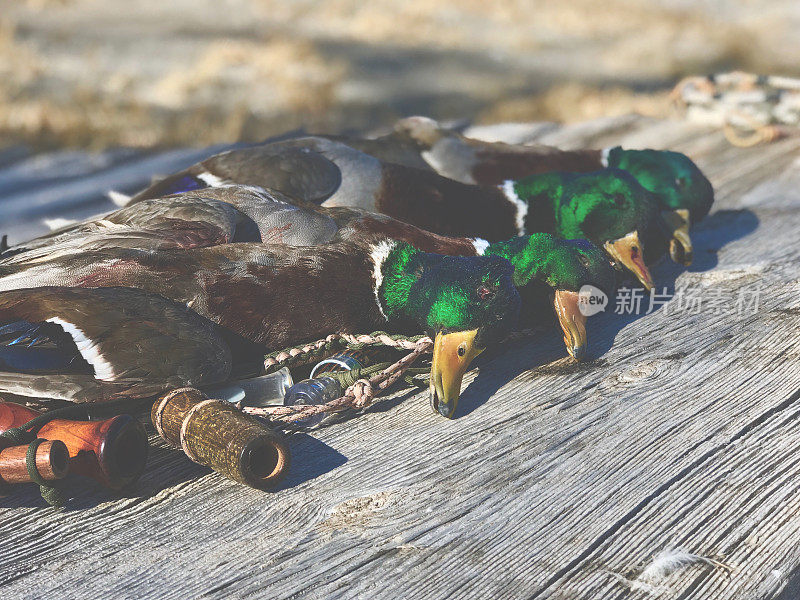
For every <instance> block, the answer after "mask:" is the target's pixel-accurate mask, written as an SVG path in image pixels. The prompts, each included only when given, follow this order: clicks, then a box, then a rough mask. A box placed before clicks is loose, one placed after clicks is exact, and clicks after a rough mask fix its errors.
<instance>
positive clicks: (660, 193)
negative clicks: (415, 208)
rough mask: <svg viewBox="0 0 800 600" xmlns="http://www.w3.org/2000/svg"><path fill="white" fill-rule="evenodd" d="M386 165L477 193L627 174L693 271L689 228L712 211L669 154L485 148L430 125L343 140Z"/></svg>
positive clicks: (705, 187) (690, 165)
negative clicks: (424, 169) (538, 180)
mask: <svg viewBox="0 0 800 600" xmlns="http://www.w3.org/2000/svg"><path fill="white" fill-rule="evenodd" d="M338 139H341V140H342V141H344V142H345V143H347V144H349V145H350V146H352V147H353V148H356V149H358V150H362V151H363V152H367V153H368V154H372V155H373V156H375V157H377V158H380V159H382V160H389V161H392V162H397V163H401V164H405V165H410V166H414V167H419V165H420V159H422V160H423V161H424V162H425V163H426V165H428V166H429V168H431V169H433V170H434V171H436V172H437V173H439V174H440V175H443V176H445V177H449V178H450V179H455V180H456V181H461V182H463V183H469V184H478V185H503V184H505V183H506V182H507V181H509V180H519V179H521V178H524V177H527V176H529V175H537V174H544V173H550V172H554V171H557V172H564V173H566V172H573V173H585V172H594V171H599V170H601V169H604V168H617V169H622V170H624V171H627V172H628V173H630V174H631V175H633V176H634V178H636V180H637V181H638V182H639V184H640V185H641V186H642V187H644V188H645V189H646V190H648V191H649V192H651V193H652V194H653V197H654V199H655V201H656V203H657V205H658V207H659V209H660V210H661V213H662V214H661V216H660V219H661V221H662V223H661V228H662V229H667V230H668V231H670V232H671V233H672V236H671V241H670V248H669V254H670V257H671V258H672V260H674V261H675V262H677V263H679V264H683V265H686V266H689V265H690V264H691V262H692V246H691V239H690V238H689V234H688V230H689V226H690V225H692V224H694V223H697V222H698V221H700V220H701V219H703V218H704V217H705V216H706V215H707V214H708V213H709V211H710V210H711V206H712V205H713V203H714V188H713V186H712V184H711V182H710V181H709V179H708V178H707V177H706V176H705V174H704V173H703V172H702V170H701V169H700V168H699V167H698V166H697V164H696V163H695V162H694V161H692V159H691V158H689V157H688V156H687V155H685V154H683V153H681V152H675V151H671V150H652V149H641V150H639V149H624V148H622V147H621V146H614V147H609V148H603V149H599V150H598V149H578V150H562V149H559V148H556V147H553V146H547V145H543V144H525V145H515V144H505V143H502V142H484V141H481V140H476V139H472V138H469V137H466V136H464V135H462V134H460V133H458V132H457V131H454V130H452V129H447V128H445V127H442V126H441V125H440V124H439V123H438V122H437V121H435V120H433V119H430V118H428V117H422V116H413V117H407V118H404V119H400V120H399V121H398V122H397V123H396V124H395V126H394V130H393V131H392V132H391V133H389V134H386V135H383V136H380V137H378V138H375V139H363V140H362V139H356V138H338Z"/></svg>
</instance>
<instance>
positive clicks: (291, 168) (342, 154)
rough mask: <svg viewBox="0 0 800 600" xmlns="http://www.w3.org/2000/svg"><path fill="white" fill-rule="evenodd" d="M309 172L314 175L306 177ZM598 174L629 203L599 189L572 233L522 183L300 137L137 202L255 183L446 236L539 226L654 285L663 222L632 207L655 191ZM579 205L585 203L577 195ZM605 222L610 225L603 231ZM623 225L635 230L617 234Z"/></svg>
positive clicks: (166, 183) (198, 172)
mask: <svg viewBox="0 0 800 600" xmlns="http://www.w3.org/2000/svg"><path fill="white" fill-rule="evenodd" d="M281 158H282V160H281ZM276 165H279V168H277V171H276ZM306 172H308V177H303V174H304V173H306ZM288 173H291V174H292V175H291V178H290V177H289V176H288V175H287V174H288ZM595 177H599V179H598V181H600V180H603V179H604V180H608V179H613V178H616V179H619V180H620V181H619V183H618V184H616V185H617V187H619V188H620V191H618V192H614V194H617V193H620V194H622V195H623V200H624V201H623V202H615V201H614V198H612V197H611V196H610V195H608V194H607V193H600V194H595V195H593V199H592V202H591V209H589V208H587V209H584V210H582V211H581V214H582V215H584V217H585V218H586V219H588V221H587V225H591V228H590V229H591V231H590V230H589V228H587V231H581V230H580V228H573V231H574V232H575V233H577V234H578V235H571V234H570V233H568V232H567V231H566V230H563V231H562V230H559V229H557V228H553V224H554V223H555V224H558V223H560V220H559V219H555V217H554V218H551V219H549V220H546V221H545V222H537V221H534V220H532V219H529V218H526V216H525V215H526V212H527V210H528V202H527V201H526V200H525V199H524V198H522V197H520V196H519V194H517V193H515V192H514V189H515V182H506V184H504V185H503V186H501V187H485V186H476V185H468V184H463V183H460V182H457V181H454V180H451V179H448V178H446V177H442V176H440V175H438V174H436V173H434V172H431V171H427V170H422V169H414V168H412V167H407V166H404V165H398V164H393V163H385V162H381V161H380V160H378V159H376V158H374V157H372V156H369V155H367V154H364V153H363V152H359V151H358V150H355V149H353V148H350V147H349V146H347V145H345V144H342V143H340V142H335V141H331V140H328V139H324V138H318V137H313V138H297V139H292V140H287V141H282V142H277V143H274V144H268V145H266V146H255V147H251V148H244V149H240V150H232V151H229V152H226V153H222V154H219V155H217V156H215V157H212V158H210V159H208V160H206V161H203V162H202V163H198V164H196V165H194V166H192V167H190V168H189V169H187V170H185V171H181V172H180V173H176V174H175V175H172V176H169V177H167V178H165V179H163V180H161V181H160V182H159V183H158V184H156V185H155V186H151V187H150V188H147V189H145V190H143V191H142V192H140V193H138V194H136V195H135V196H134V197H133V198H132V199H131V203H132V206H131V208H133V206H134V205H135V204H136V203H137V202H141V201H144V200H146V199H148V198H152V197H153V196H154V195H157V194H161V193H166V192H169V193H174V192H178V191H181V188H183V187H185V184H186V182H187V181H192V182H193V184H192V185H193V186H206V185H208V186H222V185H229V184H230V183H240V184H247V185H254V186H259V187H266V188H271V189H278V190H279V191H281V192H283V193H286V194H287V195H288V196H289V197H292V198H298V199H300V200H304V201H310V202H314V203H321V204H322V205H323V206H326V207H332V206H348V207H357V208H361V209H364V210H367V211H372V212H380V213H384V214H386V215H389V216H391V217H394V218H396V219H399V220H401V221H405V222H407V223H411V224H413V225H416V226H418V227H421V228H423V229H427V230H429V231H433V232H435V233H438V234H441V235H445V236H477V237H481V238H483V239H486V240H488V241H490V242H494V241H502V240H507V239H510V238H511V237H514V236H517V235H525V234H526V233H532V232H547V233H553V234H556V235H559V236H561V237H565V238H575V237H586V238H587V239H590V240H591V241H592V242H593V243H595V244H596V245H598V246H600V247H604V248H606V249H607V250H609V251H610V252H611V254H612V256H613V258H614V260H615V262H616V263H618V264H622V265H624V267H625V268H627V269H629V270H630V271H631V272H632V273H633V274H634V275H635V276H636V277H637V278H638V279H639V280H640V281H641V282H642V283H643V284H644V285H645V286H646V287H648V289H649V288H650V287H651V286H652V278H651V277H650V273H649V271H648V269H647V267H646V265H645V264H644V262H643V261H642V260H641V254H642V250H641V244H640V243H639V241H638V236H639V234H638V233H637V228H638V227H639V226H642V227H644V226H647V227H651V224H650V223H642V218H646V219H650V220H653V221H655V215H654V213H652V214H651V211H650V210H641V209H636V210H634V211H632V210H631V207H633V205H634V204H636V203H635V202H633V199H634V198H638V197H644V196H646V195H647V193H646V191H645V190H644V189H643V188H642V187H641V186H639V185H638V184H637V182H636V181H635V180H634V179H633V178H632V177H631V176H630V175H628V174H626V173H624V172H622V171H619V170H609V171H608V172H607V173H606V174H605V175H603V176H595ZM586 181H591V179H589V180H586ZM520 183H521V182H520ZM641 204H642V205H643V206H644V205H647V206H648V207H649V206H650V204H651V203H649V202H647V200H642V202H641ZM572 206H577V201H576V202H575V203H573V205H572ZM626 211H627V214H626ZM602 225H606V226H607V227H608V231H603V229H602V227H601V226H602ZM621 225H624V226H628V225H629V226H630V228H629V229H627V230H626V233H625V234H624V235H622V236H621V237H615V235H616V233H615V232H616V231H618V230H619V229H620V226H621Z"/></svg>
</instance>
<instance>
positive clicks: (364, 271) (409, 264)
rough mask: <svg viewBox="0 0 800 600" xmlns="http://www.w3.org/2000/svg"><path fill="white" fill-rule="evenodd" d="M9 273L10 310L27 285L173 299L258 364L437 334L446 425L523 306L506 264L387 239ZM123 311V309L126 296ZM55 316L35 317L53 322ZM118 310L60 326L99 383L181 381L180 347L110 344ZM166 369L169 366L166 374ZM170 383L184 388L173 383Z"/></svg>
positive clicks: (239, 248)
mask: <svg viewBox="0 0 800 600" xmlns="http://www.w3.org/2000/svg"><path fill="white" fill-rule="evenodd" d="M1 270H2V276H1V277H0V289H2V290H8V291H3V292H2V293H0V302H1V301H2V298H3V297H5V294H7V293H12V294H14V296H13V297H14V298H15V299H19V297H20V296H19V292H18V291H15V290H16V289H17V288H22V287H24V288H37V287H39V286H57V287H59V288H63V287H66V288H73V287H78V288H106V287H113V288H120V287H121V288H132V289H134V290H138V292H137V293H146V294H154V295H158V296H163V297H164V298H166V299H168V300H169V301H172V302H173V303H176V304H177V305H182V306H184V307H188V308H190V309H191V310H192V311H193V312H194V313H197V318H198V319H205V320H207V321H208V323H209V325H208V327H210V328H212V329H214V330H215V331H222V332H225V333H226V334H227V335H231V336H235V338H236V339H237V340H241V344H242V345H243V346H242V347H244V348H246V349H247V352H245V353H244V359H247V362H249V363H252V362H253V361H256V360H257V359H258V358H260V357H261V355H262V354H263V352H264V351H265V350H277V349H280V348H283V347H286V346H288V345H291V344H295V343H299V342H303V341H308V340H310V339H317V338H320V337H324V336H325V335H327V334H329V333H333V332H354V333H357V332H364V331H373V330H375V329H387V330H390V331H400V332H418V331H426V332H429V333H430V334H431V335H432V336H434V337H435V349H434V357H433V365H434V366H433V371H432V374H431V381H432V382H433V388H432V390H433V395H432V402H433V404H434V407H435V408H436V410H437V411H438V412H439V413H440V414H442V415H444V416H447V417H452V416H453V413H454V411H455V407H456V403H457V400H458V395H459V391H460V383H461V378H462V376H463V374H464V372H465V371H466V369H467V367H468V365H469V363H470V362H471V361H472V359H473V358H474V357H475V356H477V354H479V353H480V352H481V351H482V350H483V349H484V348H485V347H486V346H487V345H489V344H492V343H494V342H496V341H498V340H499V339H501V338H502V337H503V336H504V335H505V334H506V333H507V332H508V331H509V330H510V329H511V328H512V327H514V326H515V325H516V321H517V317H518V313H519V306H520V297H519V294H518V292H517V290H516V288H515V287H514V284H513V282H512V273H513V267H512V266H511V264H510V263H509V262H508V261H507V260H505V259H503V258H500V257H497V256H473V257H455V256H441V255H438V254H432V253H427V252H422V251H420V250H417V249H416V248H414V247H413V246H411V245H410V244H406V243H402V242H388V241H384V242H380V243H377V244H366V245H365V244H354V243H351V242H346V241H344V242H339V243H332V244H327V245H322V246H314V247H292V246H287V245H283V244H271V245H269V244H253V243H230V244H223V245H217V246H212V247H204V248H191V249H178V250H176V249H167V250H139V249H132V248H119V247H116V248H107V249H101V250H93V251H89V252H81V253H76V252H64V253H53V254H52V255H51V256H50V257H48V258H41V259H37V261H35V262H34V263H24V262H15V263H11V262H9V263H6V262H4V263H3V265H2V268H1ZM27 293H28V295H29V297H30V303H31V305H32V306H35V305H36V303H37V302H38V300H37V298H38V297H39V296H38V294H40V293H42V292H37V291H35V289H28V290H27ZM65 293H66V292H65ZM89 297H90V296H87V298H89ZM119 302H121V303H122V306H121V310H123V311H124V309H125V300H124V298H123V299H121V300H119ZM67 304H68V303H67ZM13 307H14V308H13V309H10V310H9V311H7V312H6V313H3V314H0V316H2V320H0V325H6V326H11V327H12V329H13V327H14V326H12V323H15V322H17V321H18V320H23V321H25V322H33V323H34V325H38V324H41V323H42V322H44V321H47V319H41V318H38V317H37V318H35V319H33V320H32V319H31V316H30V315H28V316H26V315H27V313H22V312H20V313H19V314H17V313H16V312H14V311H15V310H16V311H20V310H22V309H23V308H24V307H23V305H22V304H21V303H20V302H19V301H17V302H15V303H14V304H13ZM47 308H49V306H48V307H42V309H41V311H40V313H36V314H37V315H40V316H41V315H43V314H45V313H46V312H47V310H46V309H47ZM66 308H70V310H77V308H76V309H72V308H71V307H69V306H67V307H66ZM66 308H65V309H66ZM101 308H102V307H101ZM118 313H119V311H117V312H116V313H115V312H113V311H110V312H106V311H105V309H102V310H100V309H98V310H92V311H91V313H90V314H88V315H85V316H83V317H81V319H82V320H81V321H80V322H73V321H69V318H70V317H64V318H61V317H57V318H58V319H60V320H61V321H64V323H66V324H64V323H61V322H60V321H59V322H58V324H59V325H61V326H62V327H61V328H62V330H63V331H65V332H66V333H67V334H69V335H71V336H72V338H73V342H74V343H75V345H76V346H77V349H78V351H79V352H80V355H81V356H82V357H83V359H84V360H85V361H86V362H87V363H88V364H89V365H91V366H92V367H93V368H94V370H95V376H96V377H97V378H99V379H103V377H100V376H99V375H98V373H99V374H102V375H103V376H104V377H105V379H104V380H105V381H110V382H116V381H117V379H118V378H119V377H118V374H123V376H124V374H125V373H129V372H133V373H137V372H141V371H142V370H146V369H147V368H148V364H149V362H150V361H156V362H158V361H166V362H167V363H168V364H169V363H173V361H174V363H173V368H174V369H175V372H176V376H180V374H181V373H182V372H183V368H184V367H183V366H182V365H183V362H182V361H183V359H182V358H181V354H180V352H177V351H175V349H174V348H172V351H171V352H170V354H169V355H165V354H164V353H163V352H161V351H159V349H158V348H157V347H155V348H154V347H153V346H152V345H150V346H148V347H147V349H148V352H147V353H141V354H137V353H136V352H135V351H132V350H129V351H128V352H127V353H125V354H123V355H119V356H118V355H117V354H115V353H114V352H113V351H111V350H108V347H107V346H104V345H103V344H102V340H103V338H102V335H105V332H108V331H110V330H113V329H114V328H115V327H117V326H118V323H117V316H116V315H117V314H118ZM48 318H49V317H48ZM75 318H77V317H75ZM163 318H168V316H167V315H164V317H163ZM92 319H95V320H97V321H98V323H99V325H98V327H99V330H98V331H100V333H99V334H98V336H94V335H93V334H92V333H91V331H94V329H89V330H87V329H84V328H83V325H84V324H85V323H86V321H87V320H88V321H89V322H91V321H92ZM160 320H161V318H160V317H159V316H158V315H157V314H156V315H154V316H152V317H150V318H148V319H147V323H146V324H147V326H148V327H150V328H151V329H152V328H155V329H158V328H159V327H162V325H161V324H160ZM163 326H164V327H167V325H163ZM190 326H191V323H189V324H188V325H186V327H190ZM128 327H135V324H131V325H129V326H128ZM169 327H172V325H169ZM76 332H77V333H76ZM200 333H201V332H200V331H198V332H197V334H198V335H200ZM184 335H189V333H188V330H186V332H184ZM219 335H220V336H222V334H221V333H220V334H219ZM17 337H18V336H17ZM134 338H135V339H138V334H137V336H134ZM10 341H12V342H13V340H10ZM7 346H9V347H15V346H16V348H14V352H16V351H17V350H18V348H19V343H9V344H7ZM35 347H36V345H35V344H34V348H35ZM73 354H74V353H73ZM241 354H242V352H239V355H241ZM73 358H74V356H73ZM241 360H243V359H242V358H240V360H239V361H238V362H241ZM234 364H236V363H234ZM17 365H19V363H17ZM164 372H165V368H163V367H162V368H161V369H160V370H159V371H158V373H160V374H163V373H164ZM165 381H170V382H171V383H170V386H172V387H174V383H175V378H172V379H165ZM135 383H138V381H136V382H135ZM2 389H3V388H2V386H1V385H0V391H2ZM48 393H52V394H56V390H52V391H51V392H48ZM51 397H52V396H51Z"/></svg>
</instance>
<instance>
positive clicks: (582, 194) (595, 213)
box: [514, 169, 657, 290]
mask: <svg viewBox="0 0 800 600" xmlns="http://www.w3.org/2000/svg"><path fill="white" fill-rule="evenodd" d="M542 186H544V188H543V187H542ZM514 190H515V192H516V193H517V195H518V196H519V197H520V198H523V199H525V198H527V199H531V198H533V197H534V196H535V197H536V201H535V203H534V204H535V206H529V210H528V213H527V214H526V216H525V228H526V230H527V231H537V230H538V231H541V230H542V229H544V230H548V231H551V232H552V233H554V234H556V235H558V236H560V237H563V238H567V239H578V238H584V239H587V240H590V241H591V242H593V243H594V244H595V245H596V246H598V247H600V248H603V249H604V250H605V251H606V253H607V254H608V255H609V256H610V257H611V260H612V262H613V263H614V264H615V265H617V266H620V265H621V267H624V268H627V269H628V270H629V271H631V272H632V273H633V274H634V275H635V276H636V278H637V279H638V280H639V281H640V282H641V283H642V285H644V286H645V288H646V289H648V290H649V289H651V288H652V287H653V279H652V277H651V276H650V271H649V270H648V268H647V266H646V264H645V261H644V250H643V247H642V240H640V237H642V234H643V232H645V231H649V230H650V229H651V226H652V224H653V223H655V222H656V216H657V209H656V205H655V203H654V202H653V199H652V196H651V194H650V192H648V191H647V190H645V189H644V188H643V187H642V186H641V185H639V183H638V182H637V181H636V180H635V179H634V178H633V176H632V175H630V174H629V173H627V172H626V171H621V170H619V169H603V170H602V171H596V172H594V173H547V174H544V175H533V176H531V177H527V178H525V179H523V180H520V181H518V182H517V183H516V184H515V186H514ZM529 202H530V200H529ZM544 209H546V210H544Z"/></svg>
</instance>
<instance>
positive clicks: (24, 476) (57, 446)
mask: <svg viewBox="0 0 800 600" xmlns="http://www.w3.org/2000/svg"><path fill="white" fill-rule="evenodd" d="M27 459H28V444H23V445H22V446H11V447H9V448H3V449H2V450H0V484H3V483H8V484H15V483H30V482H32V481H33V480H32V479H31V476H30V473H29V472H28V466H27ZM36 470H37V471H38V473H39V475H40V476H41V478H42V479H44V480H45V481H55V480H57V479H63V478H64V477H65V476H66V475H67V473H69V451H68V450H67V447H66V445H65V444H64V442H61V441H59V440H47V441H45V442H42V443H41V444H39V446H38V447H37V448H36Z"/></svg>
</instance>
